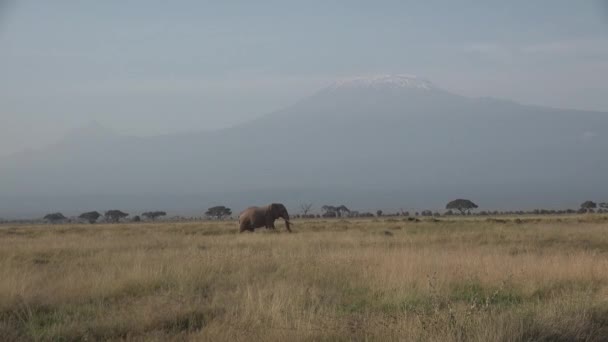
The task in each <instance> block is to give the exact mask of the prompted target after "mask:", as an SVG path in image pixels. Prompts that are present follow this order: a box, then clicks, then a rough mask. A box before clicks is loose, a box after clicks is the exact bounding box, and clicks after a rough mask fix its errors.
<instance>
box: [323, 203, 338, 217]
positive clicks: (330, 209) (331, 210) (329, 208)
mask: <svg viewBox="0 0 608 342" xmlns="http://www.w3.org/2000/svg"><path fill="white" fill-rule="evenodd" d="M321 210H323V211H324V212H325V213H323V216H334V217H335V216H338V214H337V213H336V211H337V208H336V207H334V206H333V205H324V206H322V207H321Z"/></svg>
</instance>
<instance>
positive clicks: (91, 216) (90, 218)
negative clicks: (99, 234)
mask: <svg viewBox="0 0 608 342" xmlns="http://www.w3.org/2000/svg"><path fill="white" fill-rule="evenodd" d="M100 217H101V214H100V213H98V212H96V211H88V212H86V213H82V214H80V216H78V218H79V219H82V220H87V222H89V223H90V224H93V223H95V222H96V221H97V219H99V218H100Z"/></svg>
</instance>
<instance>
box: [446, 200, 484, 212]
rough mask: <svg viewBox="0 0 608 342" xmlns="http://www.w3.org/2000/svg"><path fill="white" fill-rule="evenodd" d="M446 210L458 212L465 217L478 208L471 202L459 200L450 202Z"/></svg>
mask: <svg viewBox="0 0 608 342" xmlns="http://www.w3.org/2000/svg"><path fill="white" fill-rule="evenodd" d="M445 208H446V209H455V210H458V211H460V213H461V214H462V215H464V214H467V213H470V212H471V210H472V209H476V208H478V206H477V204H475V203H473V202H472V201H471V200H468V199H462V198H459V199H455V200H453V201H451V202H449V203H448V204H447V205H446V206H445Z"/></svg>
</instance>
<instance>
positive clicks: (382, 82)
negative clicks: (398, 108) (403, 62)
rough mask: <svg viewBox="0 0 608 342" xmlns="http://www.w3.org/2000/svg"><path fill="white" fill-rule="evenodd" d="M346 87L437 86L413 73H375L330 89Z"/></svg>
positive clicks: (421, 88)
mask: <svg viewBox="0 0 608 342" xmlns="http://www.w3.org/2000/svg"><path fill="white" fill-rule="evenodd" d="M345 88H372V89H385V88H410V89H420V90H432V89H436V87H435V86H434V85H433V83H431V82H430V81H428V80H425V79H423V78H419V77H417V76H413V75H406V74H394V75H374V76H368V77H354V78H348V79H343V80H340V81H337V82H335V83H334V84H332V85H330V86H329V87H328V89H329V90H336V89H345Z"/></svg>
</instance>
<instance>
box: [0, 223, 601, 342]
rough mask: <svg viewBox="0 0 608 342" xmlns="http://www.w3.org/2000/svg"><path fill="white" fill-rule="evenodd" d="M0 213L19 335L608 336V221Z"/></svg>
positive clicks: (0, 290) (7, 313)
mask: <svg viewBox="0 0 608 342" xmlns="http://www.w3.org/2000/svg"><path fill="white" fill-rule="evenodd" d="M294 228H295V232H294V233H293V234H287V233H285V232H283V231H282V230H280V229H279V230H278V231H277V232H270V231H263V230H262V231H257V232H255V233H252V234H251V233H244V234H238V233H237V224H236V223H235V222H204V223H153V224H152V223H142V224H125V225H120V224H117V225H66V226H54V225H45V226H27V227H9V226H4V227H0V336H2V337H3V338H4V339H5V340H11V339H12V340H68V341H69V340H83V339H87V340H146V341H148V340H158V341H165V340H170V339H175V340H184V339H186V340H187V339H191V340H212V341H222V340H237V341H239V340H247V341H251V340H264V341H285V340H328V341H329V340H331V341H333V340H344V341H348V340H380V341H390V340H395V341H397V340H398V341H404V340H406V341H409V340H413V341H426V340H435V341H537V340H541V341H542V340H544V341H556V340H561V341H573V340H580V341H605V340H607V339H608V220H605V219H604V217H602V216H574V217H569V218H564V219H560V221H557V220H555V219H551V220H544V219H524V220H520V221H519V223H516V222H515V221H513V220H507V221H506V222H502V221H501V222H495V221H487V220H477V219H475V220H461V219H451V220H440V221H439V222H431V221H423V222H409V221H406V220H401V219H395V218H391V219H374V220H363V219H362V220H327V221H321V220H308V221H296V226H295V227H294Z"/></svg>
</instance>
